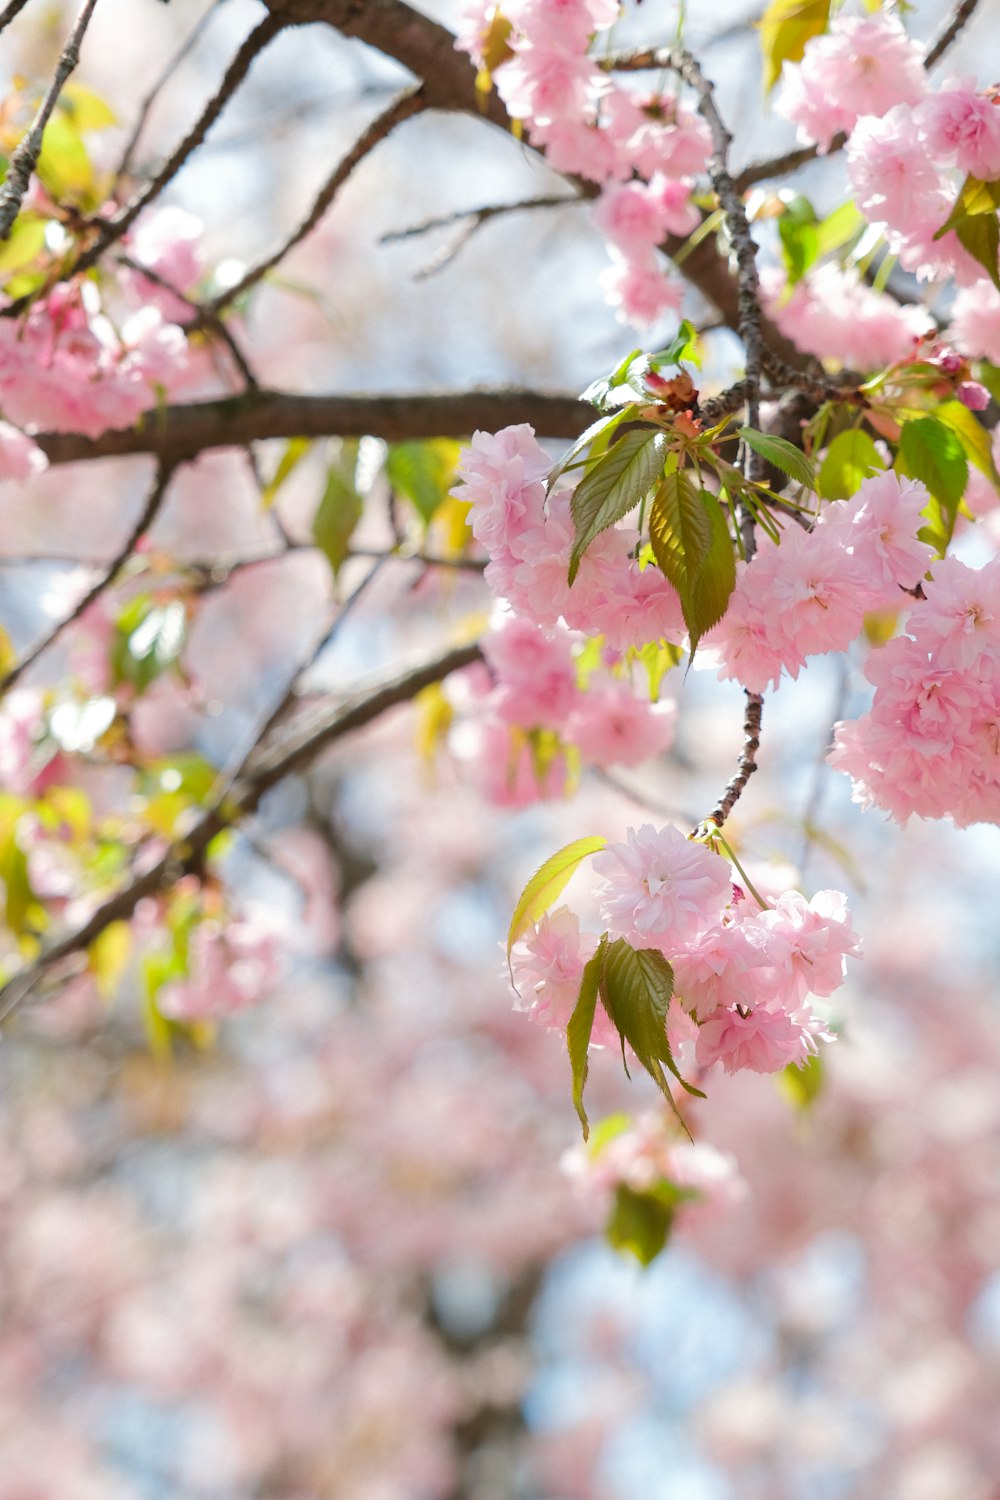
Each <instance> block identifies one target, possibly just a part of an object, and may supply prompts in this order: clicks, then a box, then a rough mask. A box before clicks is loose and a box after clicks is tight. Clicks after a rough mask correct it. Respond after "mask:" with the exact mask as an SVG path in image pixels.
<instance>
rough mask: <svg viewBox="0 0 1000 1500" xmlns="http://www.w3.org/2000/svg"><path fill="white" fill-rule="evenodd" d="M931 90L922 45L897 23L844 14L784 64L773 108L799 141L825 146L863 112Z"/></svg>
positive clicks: (916, 98)
mask: <svg viewBox="0 0 1000 1500" xmlns="http://www.w3.org/2000/svg"><path fill="white" fill-rule="evenodd" d="M927 89H928V84H927V78H926V74H925V71H924V66H923V49H922V48H921V47H920V46H918V44H917V43H916V42H912V41H911V40H910V39H909V37H908V36H907V35H906V33H905V31H904V30H903V28H902V27H901V26H900V24H899V22H898V21H896V20H895V19H894V18H892V17H889V16H884V15H878V16H844V15H843V14H841V15H838V16H835V17H834V19H833V21H832V22H831V23H830V28H829V30H828V31H827V32H826V33H824V35H822V36H816V37H813V38H812V39H811V40H810V41H809V42H807V43H806V48H805V52H804V54H803V57H802V61H801V62H800V63H787V62H786V63H785V65H784V69H783V71H782V88H781V92H780V93H779V95H778V98H777V101H776V103H775V110H776V112H777V113H778V114H780V115H784V116H785V118H786V119H790V120H793V121H794V122H795V123H796V124H797V125H798V127H799V132H798V133H799V139H800V140H803V141H806V142H812V141H814V142H816V143H818V144H819V145H821V146H827V145H829V143H830V139H831V137H832V136H833V135H834V134H835V133H836V132H837V131H838V130H850V129H851V127H852V126H853V125H854V123H855V121H856V120H857V119H858V118H859V117H860V116H861V115H884V114H885V113H886V111H887V110H889V109H891V108H892V106H893V105H897V104H917V103H918V102H919V101H920V100H921V99H922V98H923V97H924V95H925V94H926V93H927Z"/></svg>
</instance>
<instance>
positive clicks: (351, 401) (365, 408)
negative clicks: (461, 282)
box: [36, 390, 594, 465]
mask: <svg viewBox="0 0 1000 1500" xmlns="http://www.w3.org/2000/svg"><path fill="white" fill-rule="evenodd" d="M593 419H594V409H593V407H592V406H589V405H588V404H587V403H586V402H585V401H578V400H577V399H576V398H575V397H573V396H555V395H546V394H542V393H540V392H535V391H519V390H499V391H461V392H457V393H448V394H443V393H442V394H438V395H427V396H424V395H421V396H415V395H414V396H392V395H389V396H299V395H292V394H290V393H287V392H284V391H264V390H253V391H246V392H244V393H243V394H241V395H239V396H228V397H224V398H223V399H221V400H218V401H204V402H197V403H194V404H192V405H190V406H168V407H166V408H165V409H164V410H161V411H151V412H147V413H146V415H145V416H144V417H142V418H141V419H140V421H139V422H137V423H136V425H135V426H134V427H130V428H127V429H115V430H112V431H110V432H104V433H102V434H101V436H100V437H97V438H91V437H85V436H84V435H82V434H80V433H69V432H50V433H43V434H41V435H40V436H38V437H37V438H36V442H37V443H38V445H39V447H40V448H42V449H43V451H44V452H45V453H46V454H47V456H48V460H49V463H50V464H67V463H80V462H84V461H89V460H90V459H94V458H122V457H126V456H128V455H131V454H137V453H153V454H156V456H157V457H158V458H160V459H162V460H163V461H164V462H165V463H169V464H172V465H176V464H178V463H182V462H184V461H185V460H187V459H191V458H195V457H196V456H197V455H198V454H199V453H203V452H204V451H206V450H207V449H209V448H244V447H246V445H247V444H248V443H254V442H259V441H261V440H263V439H265V438H290V437H308V438H312V437H330V436H334V435H336V436H338V437H365V436H370V437H380V438H385V440H386V441H387V442H391V443H396V442H402V441H404V440H406V439H419V438H431V437H455V436H464V435H465V434H467V433H471V432H473V431H475V429H476V428H479V427H482V428H486V429H488V430H489V431H491V432H495V431H496V430H497V429H498V428H500V427H507V426H509V425H511V424H513V423H518V422H530V423H531V425H532V426H533V427H534V428H535V430H536V432H538V433H539V435H540V436H543V437H550V438H575V437H579V435H580V433H581V432H583V431H584V429H585V428H586V427H588V426H589V425H590V423H591V422H592V421H593Z"/></svg>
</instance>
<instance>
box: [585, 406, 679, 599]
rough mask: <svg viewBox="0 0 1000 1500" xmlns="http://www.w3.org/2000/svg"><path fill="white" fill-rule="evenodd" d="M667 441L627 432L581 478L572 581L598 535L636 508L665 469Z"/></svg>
mask: <svg viewBox="0 0 1000 1500" xmlns="http://www.w3.org/2000/svg"><path fill="white" fill-rule="evenodd" d="M666 454H667V440H666V437H665V436H664V434H663V433H662V432H653V433H651V432H649V431H648V429H647V430H644V431H640V432H626V434H625V435H624V437H621V438H619V439H618V441H617V442H616V443H615V445H614V447H613V448H611V450H610V451H609V452H608V453H606V454H605V455H604V456H603V457H602V458H601V459H600V460H599V462H598V463H596V464H595V465H594V466H593V468H591V469H589V470H588V471H587V473H586V474H585V475H584V477H583V478H582V479H581V480H580V483H579V484H578V485H577V487H576V489H575V490H574V492H573V498H572V500H571V501H570V510H571V512H572V515H573V525H574V527H575V528H576V539H575V540H574V542H573V550H572V552H571V553H570V563H569V581H570V583H572V582H573V580H574V578H575V577H576V575H577V572H578V571H579V568H580V559H581V558H582V556H583V554H584V552H586V550H587V548H588V547H589V546H590V544H591V542H592V541H593V540H594V538H595V537H596V536H599V535H600V534H601V532H602V531H606V530H607V528H608V527H609V526H613V525H614V523H615V522H616V521H620V520H621V518H622V516H627V515H628V513H629V511H630V510H634V509H635V507H636V506H637V505H638V504H639V502H640V500H642V499H644V497H645V496H646V495H647V494H648V493H649V491H650V490H651V489H652V488H653V485H654V484H655V483H656V480H657V478H658V477H659V475H660V474H661V473H662V471H663V463H664V459H665V458H666Z"/></svg>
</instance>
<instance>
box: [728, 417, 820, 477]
mask: <svg viewBox="0 0 1000 1500" xmlns="http://www.w3.org/2000/svg"><path fill="white" fill-rule="evenodd" d="M739 435H740V437H741V438H742V439H743V441H744V442H745V443H746V445H747V447H748V448H752V449H753V451H754V452H755V453H759V454H760V456H761V458H766V459H767V461H768V463H769V464H774V466H775V468H776V469H780V470H781V472H782V473H783V474H787V475H788V477H789V478H790V479H794V480H795V481H796V483H798V484H802V485H805V487H806V489H807V490H814V489H815V488H816V473H815V470H814V469H813V466H812V464H811V463H810V462H809V460H808V458H806V456H805V454H804V453H803V452H802V449H801V448H796V446H795V444H794V443H790V442H789V441H788V439H787V438H782V437H775V436H774V434H773V433H771V432H758V431H757V429H756V428H755V427H741V428H740V432H739Z"/></svg>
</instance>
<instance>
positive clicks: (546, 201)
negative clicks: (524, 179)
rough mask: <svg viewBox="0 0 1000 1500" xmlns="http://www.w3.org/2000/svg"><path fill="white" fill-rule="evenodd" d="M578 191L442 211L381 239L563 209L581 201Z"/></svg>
mask: <svg viewBox="0 0 1000 1500" xmlns="http://www.w3.org/2000/svg"><path fill="white" fill-rule="evenodd" d="M581 201H582V200H581V197H580V195H579V194H578V193H554V194H553V195H552V196H551V197H548V198H522V199H520V200H519V201H518V202H517V203H487V204H485V205H483V206H482V207H480V208H457V209H456V210H455V211H454V213H450V214H441V215H440V216H439V217H438V218H435V219H424V220H423V221H422V222H421V223H420V224H411V225H410V226H409V228H407V229H390V230H389V231H388V232H387V233H386V234H383V235H382V236H381V238H380V240H379V244H381V245H393V244H395V243H396V242H397V241H399V240H412V239H415V238H416V237H417V235H423V234H430V233H431V232H432V231H433V230H435V229H450V228H451V226H452V225H453V224H464V223H465V222H466V220H468V219H474V220H475V221H476V227H477V228H478V226H479V225H480V224H486V223H488V222H489V221H490V219H496V218H499V217H500V215H501V214H516V213H521V212H522V210H524V209H529V208H562V207H563V206H564V205H565V204H567V203H579V202H581Z"/></svg>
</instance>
